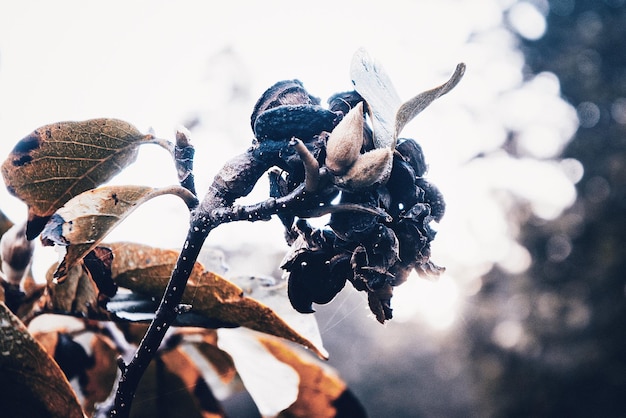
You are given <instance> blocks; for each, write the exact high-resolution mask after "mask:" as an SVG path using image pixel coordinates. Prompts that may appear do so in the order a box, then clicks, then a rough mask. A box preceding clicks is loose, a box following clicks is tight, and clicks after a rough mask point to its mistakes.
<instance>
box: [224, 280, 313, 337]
mask: <svg viewBox="0 0 626 418" xmlns="http://www.w3.org/2000/svg"><path fill="white" fill-rule="evenodd" d="M228 279H229V280H230V281H232V282H233V283H235V284H236V285H238V286H239V287H241V288H242V289H243V291H244V294H245V295H246V296H249V297H251V298H254V299H255V300H257V301H259V302H261V303H263V304H265V305H267V306H268V307H270V308H271V309H272V310H273V311H274V312H276V314H278V315H279V316H280V317H281V318H282V319H283V320H284V321H285V322H286V323H288V324H289V326H291V327H292V328H293V329H295V330H296V331H297V332H298V333H299V334H300V335H302V336H304V337H305V338H306V339H308V340H309V341H312V342H313V343H314V344H315V345H316V346H317V347H324V344H323V342H322V336H321V334H320V330H319V327H318V325H317V319H316V318H315V315H303V314H301V313H300V312H298V311H296V310H295V309H293V307H292V306H291V303H290V302H289V296H288V295H287V281H286V280H277V279H274V278H273V277H259V276H237V277H229V278H228Z"/></svg>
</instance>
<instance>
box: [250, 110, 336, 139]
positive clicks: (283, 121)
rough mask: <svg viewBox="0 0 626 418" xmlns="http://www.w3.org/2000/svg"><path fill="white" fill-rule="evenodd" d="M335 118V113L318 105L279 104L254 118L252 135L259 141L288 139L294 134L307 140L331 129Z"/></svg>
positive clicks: (334, 123)
mask: <svg viewBox="0 0 626 418" xmlns="http://www.w3.org/2000/svg"><path fill="white" fill-rule="evenodd" d="M337 119H338V117H337V115H336V114H334V113H333V112H331V111H330V110H328V109H324V108H323V107H321V106H318V105H313V104H290V105H281V106H278V107H275V108H273V109H269V110H266V111H265V112H263V113H261V114H260V115H259V116H258V117H257V118H256V119H255V122H254V136H255V137H256V138H257V139H258V140H259V141H261V142H262V141H266V140H274V141H289V140H290V139H291V138H292V137H294V136H295V137H296V138H300V139H301V140H303V141H304V142H309V141H311V140H312V138H313V136H315V135H319V134H320V133H321V132H322V131H326V132H330V131H332V130H333V128H334V127H335V125H336V124H337Z"/></svg>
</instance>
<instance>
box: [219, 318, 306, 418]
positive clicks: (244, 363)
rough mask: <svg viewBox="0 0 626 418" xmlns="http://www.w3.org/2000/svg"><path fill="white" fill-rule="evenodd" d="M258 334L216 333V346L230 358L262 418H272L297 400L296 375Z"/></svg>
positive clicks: (248, 332) (242, 332)
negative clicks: (263, 343)
mask: <svg viewBox="0 0 626 418" xmlns="http://www.w3.org/2000/svg"><path fill="white" fill-rule="evenodd" d="M258 335H259V334H257V333H253V332H250V331H248V330H242V329H219V330H217V345H218V347H219V348H220V349H222V350H224V351H226V352H227V353H228V354H230V355H231V357H232V358H233V361H234V362H235V368H236V369H237V373H239V376H240V377H241V380H242V382H243V384H244V386H245V387H246V390H247V391H248V393H249V394H250V396H251V397H252V399H253V400H254V403H255V404H256V406H257V408H258V409H259V412H260V413H261V415H262V416H264V417H274V416H276V415H278V413H280V412H281V411H283V410H285V409H287V408H288V407H289V405H291V404H293V403H294V402H295V401H296V399H297V398H298V384H299V380H300V379H299V377H298V373H296V371H295V370H294V369H293V368H292V367H290V366H289V365H287V364H285V363H283V362H282V361H280V360H278V359H277V358H276V357H275V356H273V355H272V354H270V353H269V352H268V351H267V349H266V348H265V347H264V346H263V345H262V344H261V342H260V341H259V339H258Z"/></svg>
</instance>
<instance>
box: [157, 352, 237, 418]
mask: <svg viewBox="0 0 626 418" xmlns="http://www.w3.org/2000/svg"><path fill="white" fill-rule="evenodd" d="M160 360H161V361H163V364H164V365H165V367H166V368H167V369H168V371H169V372H170V373H172V374H174V375H176V376H178V378H179V379H180V380H181V381H182V383H183V387H184V388H185V389H187V391H188V392H189V395H191V397H192V402H188V405H187V406H188V407H191V406H192V405H193V406H194V409H195V410H196V414H198V413H200V414H201V415H202V417H203V418H221V417H225V416H226V414H225V413H224V410H223V409H222V406H221V405H220V403H219V401H218V400H217V398H216V397H215V395H214V394H213V392H212V391H211V388H210V387H209V386H208V385H207V383H206V382H205V380H204V378H203V377H202V372H201V370H200V369H199V368H198V365H197V364H196V362H195V361H194V359H193V358H191V357H190V356H189V354H187V353H186V352H185V351H184V350H183V349H182V347H176V348H174V349H172V350H168V351H164V352H163V353H161V356H160ZM176 412H177V413H180V410H177V411H176Z"/></svg>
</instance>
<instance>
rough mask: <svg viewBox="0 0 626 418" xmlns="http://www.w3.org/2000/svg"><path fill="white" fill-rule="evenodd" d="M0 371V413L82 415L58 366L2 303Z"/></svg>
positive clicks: (38, 417)
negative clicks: (0, 407) (0, 371)
mask: <svg viewBox="0 0 626 418" xmlns="http://www.w3.org/2000/svg"><path fill="white" fill-rule="evenodd" d="M0 370H2V373H0V387H1V388H2V390H0V405H2V414H3V416H8V417H18V416H19V417H33V418H44V417H46V418H50V417H52V418H56V417H58V418H68V417H69V418H83V417H84V414H83V411H82V409H81V407H80V404H79V402H78V399H77V398H76V394H75V393H74V391H73V390H72V387H71V386H70V383H69V382H68V381H67V379H66V377H65V375H64V374H63V372H62V371H61V369H60V368H59V366H58V365H57V364H56V363H55V362H54V360H53V359H52V358H51V357H50V356H49V355H48V354H47V353H46V351H45V350H44V349H43V347H42V346H41V345H40V344H39V343H38V342H37V341H35V340H34V339H33V337H32V336H31V335H30V334H29V333H28V331H27V330H26V328H25V327H24V324H22V322H21V321H20V320H19V319H18V318H17V317H16V316H15V315H13V314H12V313H11V311H9V309H8V308H7V307H6V305H5V304H4V303H0Z"/></svg>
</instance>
